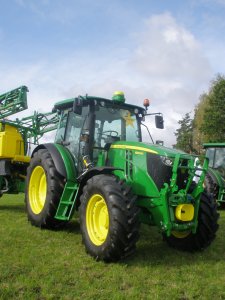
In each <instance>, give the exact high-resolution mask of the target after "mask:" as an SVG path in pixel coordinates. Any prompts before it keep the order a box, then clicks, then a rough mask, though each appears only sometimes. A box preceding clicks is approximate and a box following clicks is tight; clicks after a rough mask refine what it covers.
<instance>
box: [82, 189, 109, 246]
mask: <svg viewBox="0 0 225 300" xmlns="http://www.w3.org/2000/svg"><path fill="white" fill-rule="evenodd" d="M86 226H87V232H88V235H89V238H90V240H91V241H92V243H93V244H95V245H96V246H100V245H102V244H103V243H104V242H105V240H106V238H107V235H108V231H109V213H108V207H107V205H106V202H105V200H104V198H103V197H102V196H101V195H99V194H94V195H93V196H92V197H91V198H90V199H89V201H88V205H87V209H86Z"/></svg>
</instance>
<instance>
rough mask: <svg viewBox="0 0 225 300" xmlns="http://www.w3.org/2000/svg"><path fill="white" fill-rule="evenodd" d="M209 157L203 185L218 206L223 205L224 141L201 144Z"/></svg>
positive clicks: (224, 191)
mask: <svg viewBox="0 0 225 300" xmlns="http://www.w3.org/2000/svg"><path fill="white" fill-rule="evenodd" d="M203 146H204V148H205V149H206V156H207V157H208V159H209V169H208V172H207V173H206V177H205V187H206V190H207V192H208V193H211V194H212V195H213V198H214V199H215V200H216V201H217V203H218V206H219V207H221V208H224V207H225V143H207V144H204V145H203Z"/></svg>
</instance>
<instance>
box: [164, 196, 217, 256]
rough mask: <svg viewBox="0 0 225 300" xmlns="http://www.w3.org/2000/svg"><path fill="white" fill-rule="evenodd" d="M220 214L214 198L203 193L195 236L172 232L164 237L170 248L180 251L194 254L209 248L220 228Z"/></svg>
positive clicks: (188, 233)
mask: <svg viewBox="0 0 225 300" xmlns="http://www.w3.org/2000/svg"><path fill="white" fill-rule="evenodd" d="M218 218H219V214H218V212H217V207H216V203H215V202H214V201H213V199H212V197H211V196H210V195H208V194H207V193H205V192H203V193H202V195H201V200H200V206H199V214H198V227H197V231H196V233H195V234H193V233H191V232H188V231H186V232H172V234H171V236H170V237H166V236H164V239H165V240H166V242H167V243H168V245H169V246H171V247H173V248H176V249H178V250H183V251H189V252H194V251H198V250H203V249H205V248H207V247H208V246H209V245H210V244H211V243H212V241H213V240H214V238H215V236H216V231H217V229H218V227H219V225H218V224H217V221H218Z"/></svg>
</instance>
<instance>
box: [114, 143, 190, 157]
mask: <svg viewBox="0 0 225 300" xmlns="http://www.w3.org/2000/svg"><path fill="white" fill-rule="evenodd" d="M111 148H113V149H130V150H136V151H143V152H148V153H153V154H158V155H160V156H168V157H175V156H176V155H177V154H181V156H185V157H186V158H191V157H192V155H190V154H187V153H185V152H183V151H180V150H176V149H171V148H167V147H164V146H161V145H156V144H150V143H143V142H129V141H127V142H126V141H121V142H115V143H113V144H112V145H111Z"/></svg>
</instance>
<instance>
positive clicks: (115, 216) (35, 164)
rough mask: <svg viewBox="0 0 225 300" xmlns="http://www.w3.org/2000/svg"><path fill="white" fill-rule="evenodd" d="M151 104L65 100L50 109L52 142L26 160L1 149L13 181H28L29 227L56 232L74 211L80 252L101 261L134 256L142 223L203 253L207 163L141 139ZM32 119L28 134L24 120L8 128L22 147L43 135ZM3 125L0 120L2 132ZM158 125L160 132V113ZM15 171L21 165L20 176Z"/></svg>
mask: <svg viewBox="0 0 225 300" xmlns="http://www.w3.org/2000/svg"><path fill="white" fill-rule="evenodd" d="M148 105H149V104H148V101H147V100H145V102H144V106H145V107H139V106H136V105H131V104H127V103H125V97H124V94H123V93H122V92H116V93H115V94H114V96H113V98H112V99H111V100H110V99H105V98H99V97H94V96H87V95H86V96H79V97H76V98H71V99H67V100H64V101H61V102H58V103H56V104H55V105H54V108H53V114H55V115H54V119H53V127H55V125H56V123H58V127H57V132H56V136H55V142H54V143H45V144H40V145H38V146H37V147H36V148H35V149H34V150H33V152H32V155H31V158H30V159H29V161H28V159H26V158H24V159H21V160H22V161H21V160H19V159H18V158H17V156H18V155H21V156H23V157H26V156H25V154H24V152H22V153H19V154H18V153H16V155H14V156H13V157H12V154H10V155H7V154H8V153H10V151H11V147H10V146H7V147H6V151H5V157H3V156H1V157H2V161H9V164H10V167H11V170H12V172H13V170H17V172H16V174H18V177H16V178H17V179H18V180H21V182H23V183H24V181H22V180H24V179H25V202H26V210H27V214H28V219H29V220H30V222H31V224H32V225H34V226H38V227H41V228H59V227H61V226H63V225H65V224H66V223H67V222H68V221H69V220H70V219H71V217H72V216H73V213H74V211H75V210H78V211H79V221H80V228H81V233H82V239H83V243H84V245H85V248H86V250H87V252H88V253H89V254H90V255H91V256H93V257H94V258H95V259H99V260H103V261H117V260H119V259H122V258H124V257H126V256H128V255H129V254H131V253H133V252H134V250H135V247H136V242H137V241H138V237H139V225H140V222H142V223H146V224H149V225H156V226H157V227H158V228H159V231H160V232H161V234H162V236H163V238H164V240H165V241H166V242H167V243H168V244H169V245H170V246H172V247H175V248H178V249H181V250H186V251H196V250H200V249H203V248H206V247H207V246H208V245H209V244H210V243H211V242H212V241H213V239H214V238H215V234H216V231H217V228H218V225H217V220H218V213H217V210H216V204H215V203H214V202H213V200H212V198H211V197H209V196H208V195H207V194H206V193H205V192H204V189H203V182H204V178H205V173H206V171H207V168H208V164H207V160H205V161H204V163H203V164H201V165H202V167H201V166H200V164H199V163H197V164H196V157H194V156H191V155H189V154H186V153H184V152H181V151H177V150H174V149H169V148H166V147H163V146H162V145H159V144H153V143H151V144H150V143H144V142H142V131H141V128H142V125H143V126H145V125H144V124H143V122H144V120H145V118H147V116H148V115H149V114H148V113H147V107H148ZM56 116H57V117H56ZM56 118H59V121H57V122H56V123H55V120H56ZM29 120H30V121H32V122H33V124H36V125H35V126H34V128H32V126H30V127H29V130H28V128H27V126H24V119H23V120H22V121H21V122H19V121H18V123H15V122H14V123H13V124H11V123H10V124H9V126H12V127H13V128H16V130H17V132H18V134H20V136H21V139H20V142H21V143H24V144H26V143H27V140H26V139H27V136H31V137H32V136H34V139H35V140H37V137H38V136H40V135H41V134H42V133H43V130H41V129H43V127H42V121H40V122H39V123H38V122H36V123H35V122H34V120H35V117H34V116H32V118H29ZM41 120H43V119H41ZM51 120H52V119H51ZM7 125H8V123H7V122H6V123H4V122H3V121H2V126H3V127H4V126H5V128H4V129H3V131H2V132H3V133H4V132H7V130H8V129H7ZM24 127H26V129H24ZM156 127H158V128H162V127H163V119H162V116H161V115H160V114H156ZM51 128H52V127H51ZM34 129H35V130H34ZM4 130H5V131H4ZM24 130H25V131H24ZM3 145H4V142H3V143H2V147H3ZM15 149H16V148H15ZM24 151H25V150H24ZM14 152H16V151H14ZM3 165H4V164H3ZM17 166H18V167H17ZM20 166H24V168H23V169H22V171H21V172H18V168H19V167H20ZM25 166H26V167H27V169H26V168H25ZM2 170H3V171H4V168H2ZM198 171H201V175H200V176H199V180H198V183H197V184H195V183H193V182H194V181H193V178H194V177H195V176H196V175H197V173H199V172H198ZM0 175H1V176H2V177H3V178H4V174H3V173H1V174H0ZM10 176H11V177H10ZM13 176H14V175H13V174H9V176H8V178H7V181H8V182H10V178H12V177H13ZM15 176H16V175H15ZM15 176H14V177H15ZM3 182H4V180H3ZM2 185H3V187H2V191H4V183H3V184H2ZM8 185H9V184H8ZM5 192H8V193H9V192H11V190H10V189H9V188H7V189H5Z"/></svg>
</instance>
